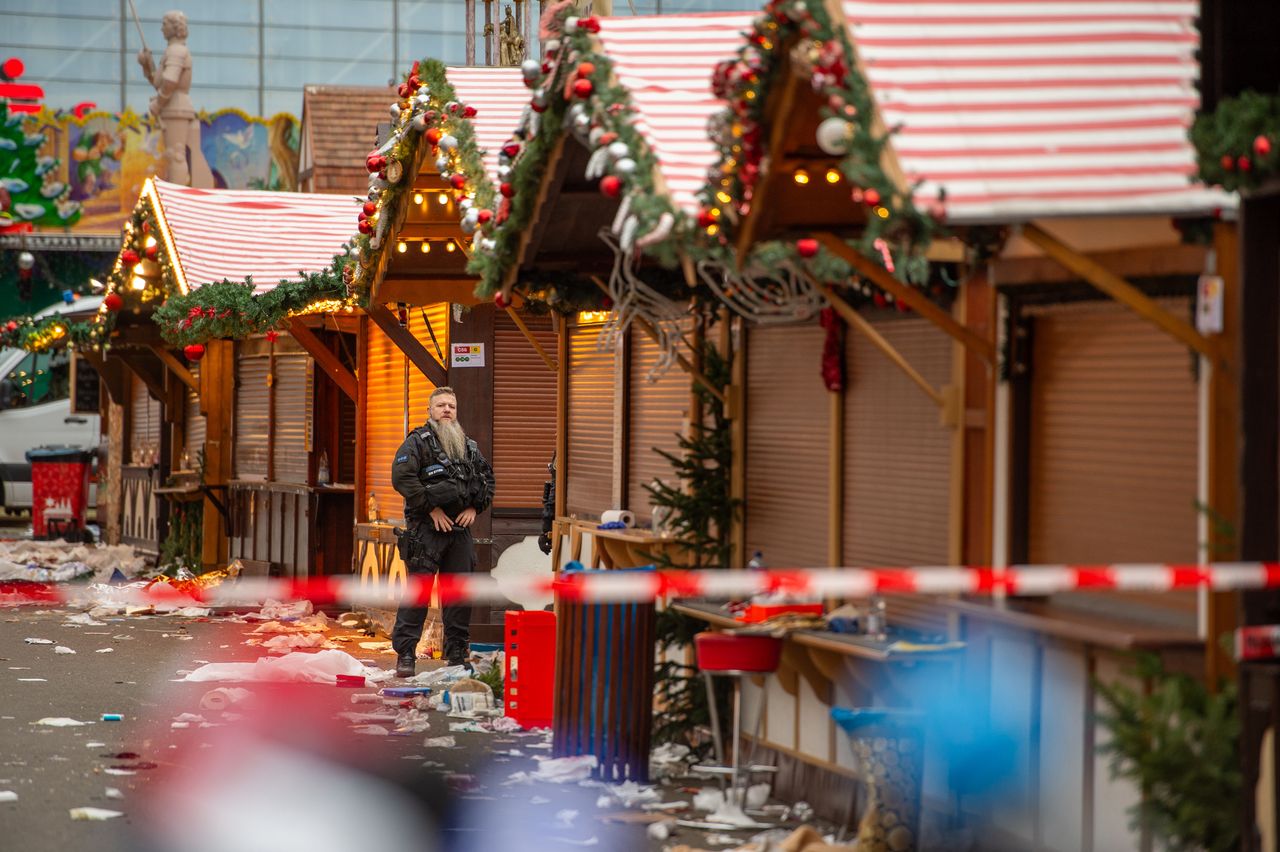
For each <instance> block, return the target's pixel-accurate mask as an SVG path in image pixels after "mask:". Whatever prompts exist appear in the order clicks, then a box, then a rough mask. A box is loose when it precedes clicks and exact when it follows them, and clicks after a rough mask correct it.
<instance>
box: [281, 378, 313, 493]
mask: <svg viewBox="0 0 1280 852" xmlns="http://www.w3.org/2000/svg"><path fill="white" fill-rule="evenodd" d="M313 363H314V362H313V361H312V360H311V356H309V355H301V354H288V355H276V360H275V396H276V399H275V412H274V420H273V422H274V427H273V429H272V436H271V440H272V442H273V448H272V449H273V451H274V453H275V481H276V482H293V483H300V484H304V485H305V484H306V482H307V463H308V459H309V458H310V453H311V428H312V425H311V419H312V408H313V400H314V398H315V397H314V394H312V392H311V382H312V364H313Z"/></svg>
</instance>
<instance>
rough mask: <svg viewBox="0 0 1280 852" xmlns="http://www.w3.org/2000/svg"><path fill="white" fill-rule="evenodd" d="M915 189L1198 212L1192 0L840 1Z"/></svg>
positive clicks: (1210, 205) (1041, 210)
mask: <svg viewBox="0 0 1280 852" xmlns="http://www.w3.org/2000/svg"><path fill="white" fill-rule="evenodd" d="M842 6H843V9H844V13H845V17H846V19H847V21H848V23H849V26H850V34H851V37H852V41H853V44H854V48H855V50H856V51H857V53H858V57H859V61H860V64H861V66H862V68H863V70H864V71H865V73H866V75H867V78H868V82H869V83H870V84H871V88H872V90H873V91H874V94H875V98H876V103H877V105H878V106H879V109H880V111H881V114H882V116H883V118H884V121H885V124H886V125H887V126H889V127H895V126H897V127H899V130H898V132H897V134H896V135H895V136H894V138H893V142H892V145H891V147H892V151H893V153H894V154H895V155H896V157H897V160H898V163H899V165H900V166H901V168H902V170H903V172H904V173H905V177H906V179H907V180H908V181H909V182H913V181H916V180H922V181H923V184H922V185H921V186H920V188H919V190H918V192H917V201H918V202H919V203H922V204H927V203H929V202H932V201H934V200H935V199H936V198H937V195H938V190H939V189H940V188H945V189H946V194H947V205H946V206H947V214H948V219H949V221H951V222H954V223H982V222H987V223H994V222H1010V221H1020V220H1026V219H1031V218H1035V217H1044V216H1072V215H1095V216H1096V215H1131V214H1165V215H1178V214H1197V213H1208V212H1210V211H1213V210H1215V209H1220V208H1232V207H1234V206H1235V203H1236V202H1235V199H1234V196H1232V195H1230V194H1228V193H1224V192H1222V191H1220V190H1216V189H1212V188H1209V187H1205V186H1203V185H1201V184H1198V183H1195V182H1194V181H1193V176H1194V174H1195V153H1194V149H1193V148H1192V146H1191V144H1190V142H1189V141H1188V139H1187V130H1188V128H1189V127H1190V125H1191V122H1192V120H1193V118H1194V113H1195V110H1196V108H1197V106H1198V104H1199V94H1198V92H1197V90H1196V79H1197V77H1198V72H1199V68H1198V65H1197V60H1196V50H1197V49H1198V48H1199V44H1200V37H1199V33H1198V32H1197V31H1196V29H1195V25H1194V18H1195V16H1196V14H1197V13H1198V6H1199V4H1198V3H1197V2H1195V0H1058V2H1052V0H1039V1H1038V2H1032V0H966V2H914V1H913V0H905V2H904V0H843V2H842Z"/></svg>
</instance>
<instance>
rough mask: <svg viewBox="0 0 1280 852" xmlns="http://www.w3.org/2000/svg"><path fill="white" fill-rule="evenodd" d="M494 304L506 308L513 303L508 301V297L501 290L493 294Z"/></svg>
mask: <svg viewBox="0 0 1280 852" xmlns="http://www.w3.org/2000/svg"><path fill="white" fill-rule="evenodd" d="M493 304H494V305H496V306H497V307H498V308H501V309H506V308H507V307H509V306H510V305H511V303H510V302H508V301H507V297H506V296H505V295H504V294H503V292H502V291H501V290H499V291H498V292H496V293H494V294H493Z"/></svg>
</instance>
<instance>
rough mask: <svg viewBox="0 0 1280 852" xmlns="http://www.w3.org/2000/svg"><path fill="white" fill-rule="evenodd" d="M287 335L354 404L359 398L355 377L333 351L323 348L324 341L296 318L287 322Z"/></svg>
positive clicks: (326, 347)
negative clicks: (296, 342) (300, 346)
mask: <svg viewBox="0 0 1280 852" xmlns="http://www.w3.org/2000/svg"><path fill="white" fill-rule="evenodd" d="M289 333H290V334H292V335H293V339H294V340H296V341H298V342H299V343H300V344H302V348H303V349H305V350H307V354H308V355H310V356H311V357H312V358H314V359H315V362H316V363H317V364H319V365H320V367H321V369H323V370H324V371H325V372H326V373H328V374H329V378H331V379H333V383H334V384H335V385H337V386H338V389H339V390H340V391H342V392H343V393H345V394H346V395H347V398H348V399H350V400H351V401H352V402H355V401H356V400H357V398H358V396H359V392H358V386H357V385H356V377H355V376H354V375H352V374H351V371H350V370H348V369H347V367H346V365H345V364H343V363H342V361H340V360H339V359H338V356H337V355H334V354H333V350H331V349H330V348H329V347H328V346H325V345H324V341H323V340H321V339H320V338H318V337H316V335H315V333H314V332H313V331H312V330H311V329H309V328H307V327H306V326H305V325H303V324H302V320H300V319H299V318H298V317H293V318H291V319H290V320H289Z"/></svg>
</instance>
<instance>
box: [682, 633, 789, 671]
mask: <svg viewBox="0 0 1280 852" xmlns="http://www.w3.org/2000/svg"><path fill="white" fill-rule="evenodd" d="M693 643H694V647H695V648H696V649H697V655H698V668H700V669H702V670H703V671H704V672H713V673H714V672H773V671H777V669H778V661H779V660H780V659H781V658H782V640H781V639H778V638H775V637H773V636H762V635H759V634H744V635H734V634H731V633H699V634H698V635H696V636H694V637H693Z"/></svg>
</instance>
